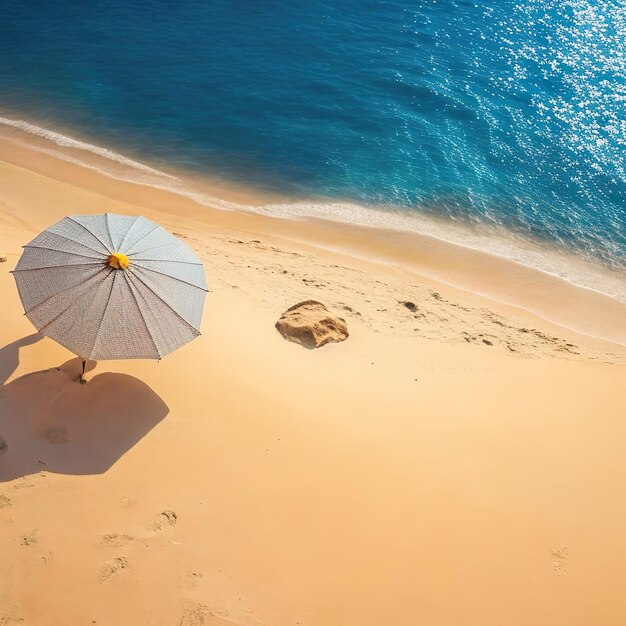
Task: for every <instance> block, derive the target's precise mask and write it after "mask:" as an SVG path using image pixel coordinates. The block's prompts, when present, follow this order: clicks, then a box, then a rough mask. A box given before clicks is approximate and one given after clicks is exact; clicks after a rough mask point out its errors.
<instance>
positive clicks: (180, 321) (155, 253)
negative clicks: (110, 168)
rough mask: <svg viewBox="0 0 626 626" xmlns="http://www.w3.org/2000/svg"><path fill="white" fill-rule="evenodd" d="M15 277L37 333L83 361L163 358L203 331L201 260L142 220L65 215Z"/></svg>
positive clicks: (28, 253)
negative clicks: (52, 340) (201, 327)
mask: <svg viewBox="0 0 626 626" xmlns="http://www.w3.org/2000/svg"><path fill="white" fill-rule="evenodd" d="M13 276H14V277H15V282H16V283H17V289H18V291H19V294H20V298H21V300H22V304H23V306H24V310H25V314H26V316H27V317H28V319H29V320H30V321H31V322H32V323H33V325H34V326H35V328H37V330H38V331H39V332H40V333H42V334H43V335H46V336H47V337H50V338H51V339H54V340H55V341H57V342H58V343H60V344H61V345H62V346H65V347H66V348H68V349H69V350H71V351H72V352H73V353H74V354H76V355H78V356H79V357H81V358H82V359H94V360H105V359H160V358H161V357H163V356H165V355H166V354H169V353H170V352H172V351H173V350H176V349H177V348H180V347H181V346H182V345H184V344H186V343H187V342H188V341H191V340H192V339H193V338H194V337H197V336H198V335H199V334H200V330H199V329H200V322H201V319H202V310H203V307H204V300H205V297H206V294H207V287H206V280H205V277H204V268H203V266H202V262H201V261H200V259H199V258H198V256H197V255H196V254H195V253H194V252H192V251H191V250H190V249H189V248H188V247H187V246H186V245H185V244H184V243H183V242H181V241H180V240H179V239H177V238H176V237H174V236H173V235H172V234H170V233H168V232H167V231H166V230H165V229H164V228H162V227H161V226H158V225H156V224H153V223H152V222H150V221H149V220H147V219H145V218H143V217H136V216H127V215H114V214H111V213H107V214H105V215H79V216H72V217H64V218H63V219H62V220H61V221H59V222H57V223H56V224H54V225H53V226H50V228H48V229H46V230H44V231H43V232H42V233H41V234H40V235H38V236H37V237H35V239H33V240H32V241H31V242H30V243H29V244H28V245H26V246H24V252H23V253H22V256H21V257H20V260H19V261H18V264H17V266H16V268H15V270H14V272H13Z"/></svg>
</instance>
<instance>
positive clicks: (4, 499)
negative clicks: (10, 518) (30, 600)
mask: <svg viewBox="0 0 626 626" xmlns="http://www.w3.org/2000/svg"><path fill="white" fill-rule="evenodd" d="M7 506H11V498H9V497H8V496H3V495H0V509H3V508H5V507H7ZM1 623H2V622H0V624H1Z"/></svg>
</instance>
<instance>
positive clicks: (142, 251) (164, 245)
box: [129, 231, 192, 256]
mask: <svg viewBox="0 0 626 626" xmlns="http://www.w3.org/2000/svg"><path fill="white" fill-rule="evenodd" d="M165 232H167V231H165ZM168 234H169V233H168ZM166 246H183V247H185V248H187V250H189V251H190V252H192V250H191V248H188V247H187V246H185V245H184V244H183V243H181V242H180V241H178V239H174V241H170V242H169V243H160V244H159V245H158V246H152V248H145V249H144V250H140V251H139V252H135V254H143V253H144V252H150V250H158V249H159V248H165V247H166ZM133 247H134V246H133ZM131 254H132V253H131ZM129 256H130V254H129Z"/></svg>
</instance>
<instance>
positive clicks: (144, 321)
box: [124, 272, 161, 360]
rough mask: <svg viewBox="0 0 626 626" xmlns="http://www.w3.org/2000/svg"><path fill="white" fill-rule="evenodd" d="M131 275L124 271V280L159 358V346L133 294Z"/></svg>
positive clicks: (133, 287)
mask: <svg viewBox="0 0 626 626" xmlns="http://www.w3.org/2000/svg"><path fill="white" fill-rule="evenodd" d="M131 276H132V274H131V273H129V272H124V278H125V279H126V282H128V285H129V287H130V293H132V294H133V298H134V299H135V304H136V305H137V310H138V311H139V315H141V319H142V320H143V325H144V326H145V327H146V331H147V332H148V336H149V337H150V341H152V345H153V346H154V349H155V350H156V352H157V354H158V355H159V360H160V359H161V351H160V350H159V346H157V345H156V341H155V340H154V337H153V336H152V333H151V332H150V327H149V326H148V322H147V321H146V318H145V317H144V314H143V311H142V310H141V306H139V300H137V296H136V295H135V289H136V287H135V285H133V281H132V280H131V279H130V277H131Z"/></svg>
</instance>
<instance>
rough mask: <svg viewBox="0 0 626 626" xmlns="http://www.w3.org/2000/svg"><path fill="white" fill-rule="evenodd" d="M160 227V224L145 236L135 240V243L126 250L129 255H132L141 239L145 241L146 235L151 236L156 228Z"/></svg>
mask: <svg viewBox="0 0 626 626" xmlns="http://www.w3.org/2000/svg"><path fill="white" fill-rule="evenodd" d="M159 228H161V227H160V226H159V225H158V224H157V225H156V226H155V227H154V228H153V229H152V230H151V231H150V232H147V233H146V234H145V235H144V236H143V237H141V238H139V239H137V241H135V243H134V244H133V245H132V246H131V247H130V249H129V250H128V251H127V252H126V254H127V255H128V256H130V255H131V254H132V253H133V248H134V247H135V246H136V245H137V244H138V243H140V242H141V241H143V240H144V239H145V238H146V237H148V236H150V235H151V234H152V233H153V232H154V231H155V230H159Z"/></svg>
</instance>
